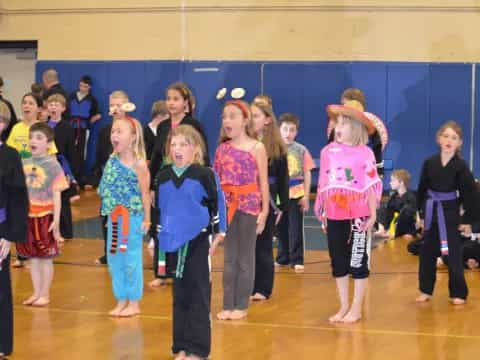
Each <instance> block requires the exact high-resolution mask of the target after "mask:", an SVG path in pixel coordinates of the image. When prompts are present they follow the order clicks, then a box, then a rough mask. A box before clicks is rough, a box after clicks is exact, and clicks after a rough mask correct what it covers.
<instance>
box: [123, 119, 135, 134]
mask: <svg viewBox="0 0 480 360" xmlns="http://www.w3.org/2000/svg"><path fill="white" fill-rule="evenodd" d="M125 120H127V121H128V122H129V124H130V125H131V126H132V128H133V132H134V133H135V134H136V133H137V127H136V126H135V119H134V118H132V117H130V116H125Z"/></svg>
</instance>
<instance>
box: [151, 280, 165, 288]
mask: <svg viewBox="0 0 480 360" xmlns="http://www.w3.org/2000/svg"><path fill="white" fill-rule="evenodd" d="M166 284H167V282H166V281H165V280H164V279H159V278H156V279H153V280H152V281H150V282H149V283H148V286H150V287H151V288H158V287H160V286H164V285H166Z"/></svg>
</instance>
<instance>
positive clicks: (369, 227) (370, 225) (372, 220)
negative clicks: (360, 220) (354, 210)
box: [363, 216, 377, 231]
mask: <svg viewBox="0 0 480 360" xmlns="http://www.w3.org/2000/svg"><path fill="white" fill-rule="evenodd" d="M376 221H377V217H376V216H370V217H369V218H368V220H367V221H366V222H365V224H364V225H363V231H370V230H372V229H373V226H374V225H375V222H376Z"/></svg>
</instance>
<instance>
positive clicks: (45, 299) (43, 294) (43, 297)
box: [32, 259, 54, 306]
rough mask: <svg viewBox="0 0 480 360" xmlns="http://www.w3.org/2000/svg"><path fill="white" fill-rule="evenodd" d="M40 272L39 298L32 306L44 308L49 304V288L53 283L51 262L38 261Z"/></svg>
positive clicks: (49, 260) (46, 260)
mask: <svg viewBox="0 0 480 360" xmlns="http://www.w3.org/2000/svg"><path fill="white" fill-rule="evenodd" d="M38 261H39V263H40V272H41V290H40V297H39V298H38V299H37V300H35V302H34V303H33V304H32V305H34V306H45V305H48V304H49V303H50V287H51V286H52V281H53V273H54V270H53V260H52V259H38Z"/></svg>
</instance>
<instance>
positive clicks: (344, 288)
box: [328, 275, 349, 322]
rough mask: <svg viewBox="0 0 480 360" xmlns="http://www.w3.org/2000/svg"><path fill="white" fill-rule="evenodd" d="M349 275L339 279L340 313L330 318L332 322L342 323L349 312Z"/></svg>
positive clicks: (337, 279) (336, 279) (337, 280)
mask: <svg viewBox="0 0 480 360" xmlns="http://www.w3.org/2000/svg"><path fill="white" fill-rule="evenodd" d="M348 278H349V276H348V275H345V276H342V277H337V278H335V281H336V283H337V293H338V299H339V300H340V309H339V310H338V312H337V313H336V314H334V315H332V316H330V317H329V318H328V320H329V321H330V322H340V321H342V319H343V317H344V316H345V315H346V314H347V312H348Z"/></svg>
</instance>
